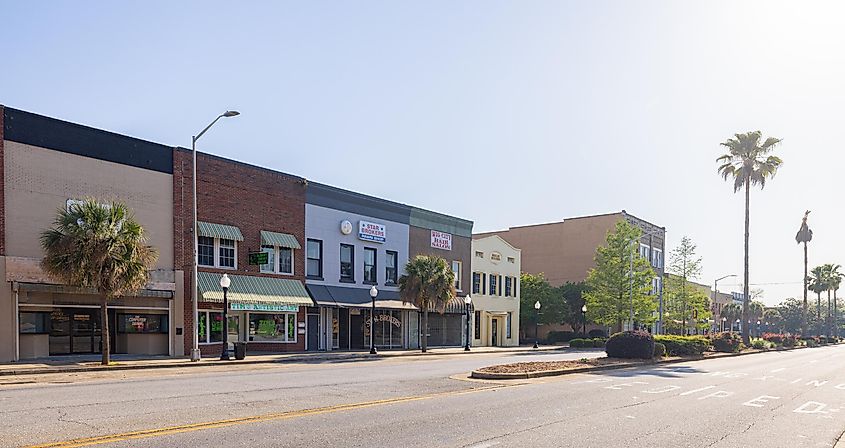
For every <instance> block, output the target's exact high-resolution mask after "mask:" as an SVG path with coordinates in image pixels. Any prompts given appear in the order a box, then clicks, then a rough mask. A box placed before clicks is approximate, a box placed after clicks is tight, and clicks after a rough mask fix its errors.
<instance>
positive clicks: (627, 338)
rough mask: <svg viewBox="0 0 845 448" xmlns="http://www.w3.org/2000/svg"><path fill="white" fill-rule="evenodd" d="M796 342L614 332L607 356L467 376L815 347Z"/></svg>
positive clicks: (553, 372) (561, 371)
mask: <svg viewBox="0 0 845 448" xmlns="http://www.w3.org/2000/svg"><path fill="white" fill-rule="evenodd" d="M781 339H783V340H785V341H787V343H786V344H785V345H784V344H777V343H775V342H769V341H771V340H781ZM799 341H800V339H799V338H795V337H780V338H778V337H770V338H766V343H767V345H766V346H765V348H746V347H744V346H743V345H742V344H741V338H740V337H739V335H737V334H735V333H720V334H717V335H714V336H713V337H712V338H709V337H706V336H657V337H652V336H651V335H650V334H648V333H645V332H630V331H628V332H622V333H617V334H615V335H613V336H612V337H611V338H610V339H609V340H608V342H607V349H606V351H607V353H608V357H602V358H590V359H588V358H582V359H579V360H565V361H534V362H520V363H513V364H501V365H494V366H488V367H483V368H481V369H478V370H473V371H472V373H471V374H470V377H472V378H476V379H482V380H512V379H529V378H539V377H546V376H558V375H566V374H570V373H584V372H594V371H601V370H612V369H623V368H627V367H638V366H643V365H654V364H668V363H678V362H685V361H696V360H702V359H710V358H723V357H729V356H741V355H750V354H755V353H765V352H768V351H783V350H794V349H797V348H805V347H808V346H809V347H813V346H815V344H813V343H809V344H802V343H801V342H799ZM831 343H832V342H831ZM753 345H756V346H759V345H760V344H753ZM649 354H651V355H649ZM664 354H666V355H668V356H664Z"/></svg>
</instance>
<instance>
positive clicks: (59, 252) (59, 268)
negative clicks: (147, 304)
mask: <svg viewBox="0 0 845 448" xmlns="http://www.w3.org/2000/svg"><path fill="white" fill-rule="evenodd" d="M145 243H146V237H145V236H144V229H143V228H142V227H141V225H140V224H138V222H137V221H135V218H134V217H133V216H132V214H131V213H130V211H129V209H128V208H127V207H126V205H124V204H122V203H119V202H113V203H111V204H110V205H106V204H101V203H99V202H97V201H95V200H93V199H86V200H85V201H83V202H82V203H81V204H72V205H71V206H70V207H68V209H67V210H63V209H60V210H59V211H58V212H57V215H56V220H55V222H54V227H53V228H51V229H49V230H46V231H44V232H43V233H42V234H41V246H42V248H43V249H44V258H43V259H42V260H41V266H42V268H43V269H44V271H45V272H47V274H48V275H50V276H51V277H53V278H55V279H57V280H59V281H61V282H62V283H65V284H68V285H71V286H78V287H83V288H95V289H96V290H97V293H98V294H99V295H100V298H101V302H100V305H101V306H100V310H101V321H102V323H101V326H102V336H101V340H102V343H103V350H102V352H103V358H102V363H103V365H108V364H109V352H110V350H111V341H110V339H109V319H108V303H109V300H111V299H113V298H116V297H120V296H122V295H124V294H126V293H129V292H131V291H135V290H138V289H141V288H143V287H144V285H146V283H147V279H148V278H149V270H150V269H151V268H152V267H153V265H154V264H155V262H156V259H158V252H157V251H156V249H155V248H153V247H151V246H147V245H146V244H145Z"/></svg>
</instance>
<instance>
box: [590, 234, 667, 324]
mask: <svg viewBox="0 0 845 448" xmlns="http://www.w3.org/2000/svg"><path fill="white" fill-rule="evenodd" d="M641 236H642V233H641V231H640V229H638V228H636V227H634V226H632V225H631V224H629V223H628V222H627V221H625V220H620V221H619V222H618V223H616V228H615V229H614V230H613V231H611V232H608V234H607V244H606V245H605V246H599V247H598V248H597V249H596V257H595V261H596V267H595V268H593V269H591V270H590V272H589V274H588V276H587V292H586V293H585V294H584V297H585V298H586V301H587V316H588V317H589V318H590V320H592V321H593V322H596V323H599V324H602V325H607V326H613V327H615V329H616V331H617V332H618V331H622V323H623V322H624V321H626V320H628V319H629V316H630V314H631V312H632V310H633V314H634V316H633V317H634V319H635V320H637V321H639V322H644V323H651V322H653V321H654V316H653V313H654V311H655V310H656V309H657V303H656V302H655V300H654V297H653V296H651V295H649V292H650V291H651V285H652V279H653V278H654V271H652V269H651V265H650V263H649V262H648V260H646V259H645V258H642V257H640V256H639V255H637V254H636V248H637V247H638V245H639V241H640V238H641Z"/></svg>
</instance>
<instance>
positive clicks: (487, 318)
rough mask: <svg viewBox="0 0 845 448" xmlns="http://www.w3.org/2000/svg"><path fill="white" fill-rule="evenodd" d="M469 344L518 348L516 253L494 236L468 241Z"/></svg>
mask: <svg viewBox="0 0 845 448" xmlns="http://www.w3.org/2000/svg"><path fill="white" fill-rule="evenodd" d="M472 253H473V258H472V305H473V308H474V312H473V317H472V325H471V327H472V344H473V345H478V346H504V347H508V346H516V345H519V292H520V285H519V275H520V273H521V270H520V259H521V256H520V250H519V249H517V248H515V247H513V246H512V245H510V244H509V243H508V242H507V241H505V240H504V239H502V238H501V237H500V236H498V235H492V236H487V237H481V238H476V239H473V240H472Z"/></svg>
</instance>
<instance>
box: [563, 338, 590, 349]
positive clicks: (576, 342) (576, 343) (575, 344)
mask: <svg viewBox="0 0 845 448" xmlns="http://www.w3.org/2000/svg"><path fill="white" fill-rule="evenodd" d="M590 346H592V344H590ZM569 347H571V348H584V347H586V340H584V339H581V338H577V339H573V340H571V341H569Z"/></svg>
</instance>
